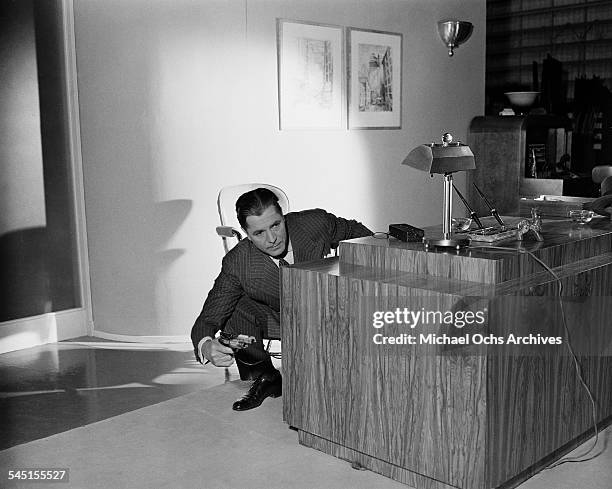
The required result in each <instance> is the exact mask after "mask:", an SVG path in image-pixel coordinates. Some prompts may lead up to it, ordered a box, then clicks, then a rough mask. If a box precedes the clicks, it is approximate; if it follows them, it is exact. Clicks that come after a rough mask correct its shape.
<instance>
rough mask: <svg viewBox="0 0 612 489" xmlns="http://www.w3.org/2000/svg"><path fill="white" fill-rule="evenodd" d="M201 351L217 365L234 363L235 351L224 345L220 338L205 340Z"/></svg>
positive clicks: (223, 365) (227, 365)
mask: <svg viewBox="0 0 612 489" xmlns="http://www.w3.org/2000/svg"><path fill="white" fill-rule="evenodd" d="M201 352H202V356H203V357H204V358H206V360H208V361H209V362H210V363H212V364H213V365H214V366H215V367H229V366H231V365H232V364H233V363H234V351H233V350H232V349H231V348H228V347H227V346H223V345H222V344H221V343H219V340H218V339H214V340H208V341H205V342H204V344H203V345H202V350H201Z"/></svg>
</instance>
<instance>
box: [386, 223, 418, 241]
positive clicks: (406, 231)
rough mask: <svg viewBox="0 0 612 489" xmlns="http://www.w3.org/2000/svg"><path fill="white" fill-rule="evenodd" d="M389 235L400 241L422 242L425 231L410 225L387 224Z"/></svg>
mask: <svg viewBox="0 0 612 489" xmlns="http://www.w3.org/2000/svg"><path fill="white" fill-rule="evenodd" d="M389 234H390V235H391V236H393V237H394V238H397V239H399V240H401V241H423V236H425V231H423V230H422V229H419V228H415V227H414V226H411V225H410V224H389Z"/></svg>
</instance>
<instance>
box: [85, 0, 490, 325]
mask: <svg viewBox="0 0 612 489" xmlns="http://www.w3.org/2000/svg"><path fill="white" fill-rule="evenodd" d="M75 17H76V19H75V20H76V47H77V60H78V77H79V78H78V82H79V97H80V103H81V125H82V128H81V131H82V138H83V139H82V146H83V164H84V172H85V195H86V212H87V222H88V237H89V249H90V268H91V281H92V294H93V305H94V322H95V325H96V330H99V331H105V332H108V333H114V334H125V335H147V336H150V335H186V334H188V333H189V330H190V328H191V325H192V323H193V321H194V319H195V317H196V316H197V314H198V313H199V311H200V308H201V305H202V302H203V300H204V298H205V296H206V293H207V292H208V290H209V288H210V286H211V285H212V281H213V280H214V277H215V276H216V274H217V273H218V270H219V266H220V260H221V257H222V245H221V242H220V241H219V239H218V238H217V237H216V235H215V231H214V229H215V226H216V225H217V223H218V216H217V213H216V195H217V192H218V190H219V188H221V187H223V186H225V185H231V184H235V183H243V182H249V181H260V182H269V183H273V184H276V185H279V186H281V187H283V188H284V189H285V190H286V191H287V193H288V195H289V198H290V200H291V206H292V209H294V210H297V209H303V208H310V207H323V208H325V209H327V210H329V211H331V212H334V213H336V214H338V215H341V216H347V217H356V218H359V219H360V220H362V221H363V222H364V223H365V224H366V225H368V226H369V227H370V228H372V229H374V230H386V228H387V225H388V223H390V222H408V223H411V224H414V225H417V226H423V225H430V224H436V223H439V222H440V221H441V192H442V185H441V179H431V178H430V177H429V175H426V174H423V173H420V172H417V171H415V170H412V169H410V168H408V167H405V166H404V167H402V166H400V163H401V161H402V160H403V158H404V156H405V155H406V154H407V152H408V151H409V150H410V149H412V148H413V147H414V146H416V145H417V144H420V143H423V142H429V141H431V140H433V139H437V138H439V136H440V135H441V134H442V133H443V132H445V131H449V132H451V133H453V134H454V135H455V136H456V137H458V138H460V139H463V140H465V139H466V135H467V128H468V125H469V122H470V120H471V119H472V117H474V116H476V115H481V114H482V113H483V107H484V61H485V0H458V1H453V2H448V1H444V0H309V1H304V0H286V1H282V0H242V1H238V0H225V1H224V0H206V1H202V0H173V1H165V0H104V1H102V0H79V1H78V2H75ZM277 17H281V18H287V19H296V20H308V21H314V22H321V23H326V24H337V25H342V26H354V27H362V28H368V29H377V30H384V31H391V32H400V33H402V34H403V36H404V37H403V43H404V52H403V99H402V100H403V106H402V109H403V117H402V129H401V130H382V131H381V130H369V131H348V130H340V131H282V132H281V131H279V130H278V107H277V75H276V74H277V70H276V18H277ZM453 17H455V18H461V19H462V20H469V21H471V22H473V23H474V25H475V31H474V34H473V36H472V38H471V39H470V41H468V43H467V44H465V45H463V46H461V47H460V48H459V50H458V51H457V52H456V54H455V56H454V58H449V57H448V56H447V55H446V49H445V47H444V46H443V45H442V43H441V41H440V39H439V38H438V35H437V32H436V22H437V21H438V20H442V19H447V18H453ZM456 180H457V181H458V182H459V184H460V185H462V184H463V181H464V179H463V178H462V177H461V176H459V177H458V178H457V179H456Z"/></svg>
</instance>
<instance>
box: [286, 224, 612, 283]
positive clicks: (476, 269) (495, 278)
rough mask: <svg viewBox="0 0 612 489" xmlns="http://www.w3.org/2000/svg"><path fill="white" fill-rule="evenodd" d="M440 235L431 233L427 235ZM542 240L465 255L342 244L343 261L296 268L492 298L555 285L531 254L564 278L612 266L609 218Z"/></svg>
mask: <svg viewBox="0 0 612 489" xmlns="http://www.w3.org/2000/svg"><path fill="white" fill-rule="evenodd" d="M514 219H516V218H514ZM508 224H510V223H509V222H508ZM438 230H439V228H438V229H436V228H428V229H426V230H425V231H426V236H428V235H431V234H434V235H435V233H436V232H437V231H438ZM542 235H543V238H544V241H534V240H533V238H531V237H525V239H524V240H523V241H518V240H507V241H502V242H499V243H478V242H472V244H471V245H470V246H469V247H467V248H462V249H460V250H455V249H451V250H448V249H438V248H431V247H430V248H429V249H426V248H425V247H424V245H423V244H422V243H406V242H403V241H400V240H397V239H395V238H389V239H377V238H374V237H365V238H357V239H352V240H348V241H343V242H342V243H341V246H340V257H339V259H336V260H322V261H314V262H307V263H301V264H297V265H294V267H293V268H296V269H300V270H308V271H313V272H319V273H329V274H332V275H340V276H346V277H352V278H359V279H364V280H374V281H379V282H383V283H385V282H386V283H394V284H396V285H405V286H408V287H417V288H424V289H429V290H437V291H438V292H441V293H450V294H454V293H461V294H474V295H483V294H484V295H489V294H500V293H502V294H503V293H511V291H512V290H515V289H516V287H523V286H525V284H528V283H531V282H533V283H542V281H550V280H552V276H551V275H549V274H548V272H546V271H545V270H544V267H543V266H542V263H538V262H537V260H535V259H533V257H531V256H528V254H527V253H524V252H525V251H527V252H531V253H533V255H535V256H536V257H537V258H538V259H539V260H541V262H543V263H545V264H546V265H547V266H548V267H550V268H551V269H553V270H554V271H555V273H556V274H557V275H559V276H562V275H566V274H568V273H576V272H577V271H579V270H586V269H590V268H593V267H598V266H601V265H604V264H607V263H608V262H611V261H612V223H611V222H610V220H608V219H605V218H601V219H599V218H596V219H594V220H593V221H591V222H590V223H588V224H586V225H578V224H574V223H572V222H571V221H569V220H549V221H544V222H543V226H542Z"/></svg>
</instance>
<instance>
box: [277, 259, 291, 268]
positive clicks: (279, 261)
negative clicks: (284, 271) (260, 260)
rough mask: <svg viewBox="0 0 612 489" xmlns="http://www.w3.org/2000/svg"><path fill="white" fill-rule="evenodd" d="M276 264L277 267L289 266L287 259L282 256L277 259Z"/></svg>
mask: <svg viewBox="0 0 612 489" xmlns="http://www.w3.org/2000/svg"><path fill="white" fill-rule="evenodd" d="M278 266H279V267H288V266H289V262H288V261H287V260H285V259H284V258H281V259H279V260H278Z"/></svg>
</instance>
